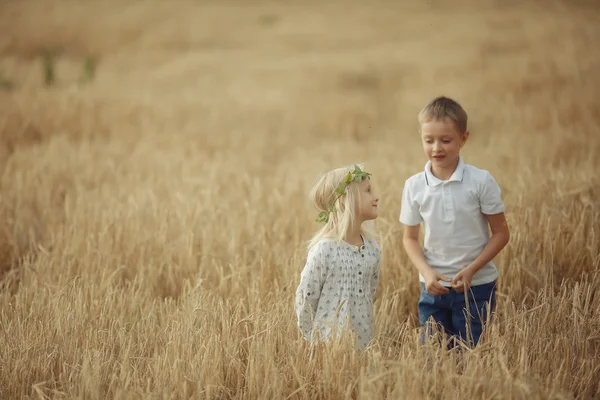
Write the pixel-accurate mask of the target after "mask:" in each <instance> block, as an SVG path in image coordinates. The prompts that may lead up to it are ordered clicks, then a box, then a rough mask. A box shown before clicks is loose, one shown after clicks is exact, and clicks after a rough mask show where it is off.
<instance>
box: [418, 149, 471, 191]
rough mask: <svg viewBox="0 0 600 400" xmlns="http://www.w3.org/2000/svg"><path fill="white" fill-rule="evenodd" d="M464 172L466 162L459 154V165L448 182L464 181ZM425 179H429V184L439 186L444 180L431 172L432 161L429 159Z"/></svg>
mask: <svg viewBox="0 0 600 400" xmlns="http://www.w3.org/2000/svg"><path fill="white" fill-rule="evenodd" d="M464 174H465V163H464V161H463V159H462V157H461V156H458V165H457V166H456V170H454V173H453V174H452V176H451V177H450V179H448V182H450V181H455V182H462V180H463V176H464ZM425 180H426V181H427V186H437V185H439V184H440V183H442V182H443V181H442V180H441V179H438V178H436V177H435V176H434V175H433V173H432V172H431V161H427V163H426V164H425Z"/></svg>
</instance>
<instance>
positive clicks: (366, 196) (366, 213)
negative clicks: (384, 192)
mask: <svg viewBox="0 0 600 400" xmlns="http://www.w3.org/2000/svg"><path fill="white" fill-rule="evenodd" d="M358 196H359V198H358V202H357V209H356V214H357V217H358V218H359V219H361V220H362V221H368V220H371V219H375V218H377V216H378V210H377V207H378V205H379V197H378V196H377V194H376V193H375V191H374V190H373V186H372V185H371V180H370V179H365V180H364V181H362V182H360V183H359V184H358Z"/></svg>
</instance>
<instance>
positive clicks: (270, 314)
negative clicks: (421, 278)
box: [0, 0, 600, 399]
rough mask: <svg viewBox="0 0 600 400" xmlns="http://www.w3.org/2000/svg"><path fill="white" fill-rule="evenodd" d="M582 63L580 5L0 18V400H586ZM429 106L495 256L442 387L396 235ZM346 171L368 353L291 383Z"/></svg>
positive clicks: (32, 6)
mask: <svg viewBox="0 0 600 400" xmlns="http://www.w3.org/2000/svg"><path fill="white" fill-rule="evenodd" d="M599 38H600V4H598V3H597V2H595V1H584V0H576V1H558V0H548V1H534V0H527V1H493V0H483V1H473V0H461V1H453V2H451V3H450V2H441V1H439V0H431V1H422V2H417V1H414V2H408V1H407V2H393V1H371V2H358V1H345V2H343V1H341V0H340V1H326V2H317V1H303V2H300V1H289V2H275V1H273V2H267V1H222V2H210V1H185V0H182V1H178V2H162V1H122V2H117V1H103V2H100V1H94V2H92V1H68V0H65V1H57V0H50V1H34V0H28V1H8V0H4V1H3V2H2V3H1V4H0V135H1V136H0V173H1V175H0V223H1V226H2V229H1V230H0V256H1V258H0V271H1V272H0V275H1V282H2V289H1V292H0V304H1V308H0V310H1V311H0V398H6V399H9V398H32V399H33V398H35V399H38V398H119V399H130V398H156V399H163V398H164V399H171V398H190V397H191V398H299V399H314V398H384V397H386V396H387V398H433V399H442V398H444V399H445V398H467V397H469V398H498V399H503V398H512V399H521V398H527V399H553V398H555V399H570V398H592V397H594V396H600V387H599V384H598V376H600V334H599V332H600V298H599V297H598V295H596V294H595V290H596V289H597V287H598V285H599V284H600V273H599V267H600V186H599V185H600V178H599V173H598V171H599V168H600V157H599V156H598V153H599V152H600V99H599V98H598V93H600V76H599V74H598V71H600V50H599V48H598V44H597V42H598V39H599ZM52 54H54V56H52ZM441 94H444V95H447V96H450V97H453V98H455V99H457V100H458V101H460V102H461V103H462V105H463V106H464V107H465V109H466V110H467V112H468V113H469V118H470V120H469V127H470V130H471V137H470V139H469V142H468V144H467V146H466V147H465V149H464V151H463V156H464V158H465V160H466V161H467V162H469V163H472V164H474V165H477V166H478V167H480V168H484V169H488V170H490V171H491V172H492V173H493V174H494V176H495V177H496V179H497V181H498V183H499V184H500V186H501V187H502V190H503V197H504V200H505V204H506V206H507V210H508V211H507V219H508V222H509V225H510V228H511V232H512V238H511V243H510V244H509V246H508V247H507V248H506V249H505V250H504V251H503V252H502V253H501V255H500V256H499V257H498V258H497V259H496V262H497V264H498V266H499V268H500V271H501V280H500V281H499V298H498V300H499V302H498V309H497V317H496V319H495V321H494V324H493V325H492V328H491V330H490V331H489V334H488V336H487V337H486V338H485V339H484V340H483V342H482V345H481V346H480V347H479V348H477V349H476V350H474V351H471V352H467V353H466V354H464V356H463V357H462V358H461V359H456V355H453V354H444V353H441V352H440V351H439V350H437V349H435V348H420V347H419V346H418V345H417V336H416V327H417V322H418V321H417V319H416V301H417V298H418V291H419V286H418V278H417V273H416V270H415V269H414V268H413V267H412V266H411V265H410V263H409V262H408V259H407V257H406V255H405V254H404V251H403V250H402V246H401V235H402V229H401V226H400V225H399V223H398V215H399V210H400V209H399V207H400V200H401V199H400V196H401V192H402V187H403V183H404V180H405V179H406V178H408V177H409V176H410V175H412V174H413V173H416V172H418V171H420V170H421V169H422V168H423V165H424V163H425V157H424V155H423V153H422V150H421V147H420V140H419V136H418V133H417V130H418V125H417V118H416V116H417V113H418V111H419V109H420V108H421V107H422V106H423V105H424V104H425V103H426V102H427V101H429V100H430V99H431V98H433V97H435V96H437V95H441ZM355 162H364V163H365V164H366V166H367V169H368V170H369V171H370V172H372V173H373V179H374V181H373V182H374V184H375V185H376V186H377V188H378V190H379V192H380V193H381V211H380V218H379V219H378V220H377V230H378V232H379V234H380V243H381V245H382V248H383V264H382V280H381V284H380V287H379V291H378V295H377V300H376V304H375V310H376V339H375V340H374V343H373V346H372V348H371V349H370V350H369V352H368V354H367V356H366V357H365V359H362V360H359V359H358V358H357V357H356V355H355V354H353V353H352V351H351V350H350V347H349V346H348V345H347V344H345V345H344V344H343V345H340V346H336V347H332V348H325V349H319V351H318V353H317V355H316V357H314V358H312V359H309V358H308V351H307V347H306V346H305V344H304V343H303V341H302V340H301V339H300V335H299V333H298V331H297V328H296V325H295V315H294V310H293V295H294V291H295V289H296V286H297V284H298V281H299V273H300V271H301V269H302V267H303V263H304V257H305V244H306V241H307V240H308V239H309V237H310V235H311V234H312V233H313V231H315V230H316V229H317V228H318V225H317V224H316V223H315V222H314V218H315V217H316V211H314V210H313V209H312V208H311V205H310V204H309V203H308V200H307V194H308V191H309V189H310V186H311V185H312V184H313V183H314V182H315V179H316V178H317V177H318V175H319V174H320V173H321V172H325V171H326V170H328V169H331V168H335V167H338V166H340V165H344V164H349V163H355ZM431 356H433V359H435V361H434V362H432V361H431V359H432V357H431Z"/></svg>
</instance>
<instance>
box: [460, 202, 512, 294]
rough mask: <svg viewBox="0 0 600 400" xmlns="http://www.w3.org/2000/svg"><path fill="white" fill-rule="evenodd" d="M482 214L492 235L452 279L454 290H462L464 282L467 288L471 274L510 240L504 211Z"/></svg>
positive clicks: (490, 259) (491, 258)
mask: <svg viewBox="0 0 600 400" xmlns="http://www.w3.org/2000/svg"><path fill="white" fill-rule="evenodd" d="M484 215H485V216H486V217H487V220H488V223H489V224H490V229H491V230H492V236H491V237H490V240H489V241H488V243H487V245H486V246H485V247H484V248H483V250H482V251H481V253H480V254H479V255H478V256H477V258H476V259H475V260H474V261H473V262H472V263H471V264H470V265H469V266H467V267H466V268H464V269H463V270H462V271H460V272H459V273H458V274H456V276H455V277H454V279H452V286H453V287H454V289H455V290H456V291H459V292H460V291H462V290H463V289H464V287H465V284H466V286H467V288H468V286H470V284H471V279H472V278H473V275H475V274H476V273H477V271H479V270H480V269H481V268H483V267H484V266H485V265H486V264H487V263H489V262H490V261H492V260H493V259H494V257H496V256H497V255H498V253H500V250H502V249H503V248H504V247H505V246H506V245H507V244H508V241H509V240H510V232H509V229H508V224H507V223H506V217H505V215H504V213H500V214H494V215H487V214H484Z"/></svg>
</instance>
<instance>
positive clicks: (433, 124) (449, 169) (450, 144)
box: [421, 119, 469, 180]
mask: <svg viewBox="0 0 600 400" xmlns="http://www.w3.org/2000/svg"><path fill="white" fill-rule="evenodd" d="M468 137H469V131H466V132H464V133H461V132H460V131H459V130H458V129H457V127H456V125H455V124H454V123H453V122H452V121H451V120H449V119H444V120H433V121H429V122H424V123H423V124H421V140H422V142H423V151H424V152H425V155H426V156H427V159H429V161H431V172H432V173H433V175H435V176H436V177H438V178H439V179H441V180H447V179H449V178H450V177H451V176H452V173H453V172H454V170H455V169H456V166H457V165H458V158H459V155H460V149H461V148H462V146H463V145H464V144H465V143H466V141H467V138H468Z"/></svg>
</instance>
